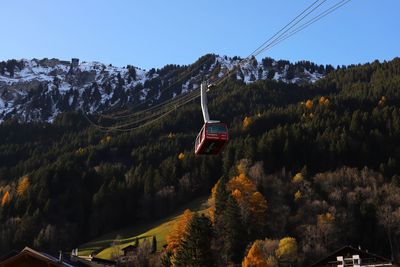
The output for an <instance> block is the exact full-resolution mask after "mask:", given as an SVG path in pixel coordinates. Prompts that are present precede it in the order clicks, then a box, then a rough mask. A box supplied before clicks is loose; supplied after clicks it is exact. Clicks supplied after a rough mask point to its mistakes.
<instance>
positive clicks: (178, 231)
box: [167, 209, 193, 253]
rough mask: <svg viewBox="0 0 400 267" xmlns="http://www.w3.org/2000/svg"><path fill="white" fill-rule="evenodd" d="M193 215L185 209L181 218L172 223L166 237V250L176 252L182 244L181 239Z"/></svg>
mask: <svg viewBox="0 0 400 267" xmlns="http://www.w3.org/2000/svg"><path fill="white" fill-rule="evenodd" d="M192 217H193V213H192V212H191V211H190V210H189V209H187V210H185V211H184V213H183V214H182V216H181V217H180V218H179V219H178V220H177V221H176V222H175V223H174V225H173V226H172V230H171V232H170V234H169V235H167V244H168V245H167V250H168V251H172V253H175V252H176V249H177V248H178V247H179V245H180V244H181V242H182V238H183V236H184V233H185V231H186V228H187V225H188V224H189V223H190V221H191V220H192Z"/></svg>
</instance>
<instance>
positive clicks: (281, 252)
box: [275, 237, 298, 264]
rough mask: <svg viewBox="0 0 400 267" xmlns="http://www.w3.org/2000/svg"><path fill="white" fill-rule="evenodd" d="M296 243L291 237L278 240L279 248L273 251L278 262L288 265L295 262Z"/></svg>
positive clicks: (296, 256)
mask: <svg viewBox="0 0 400 267" xmlns="http://www.w3.org/2000/svg"><path fill="white" fill-rule="evenodd" d="M297 253H298V252H297V242H296V239H294V238H293V237H285V238H282V239H281V240H279V246H278V248H277V249H276V251H275V254H276V257H277V259H278V261H279V262H281V263H283V264H290V263H294V262H296V261H297V258H298V255H297Z"/></svg>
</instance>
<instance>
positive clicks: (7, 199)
mask: <svg viewBox="0 0 400 267" xmlns="http://www.w3.org/2000/svg"><path fill="white" fill-rule="evenodd" d="M10 200H11V197H10V193H9V192H8V191H6V192H5V194H4V195H3V198H2V199H1V206H2V207H3V206H4V205H5V204H7V203H8V202H10Z"/></svg>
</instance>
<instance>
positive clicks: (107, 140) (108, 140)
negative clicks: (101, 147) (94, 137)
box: [100, 135, 112, 144]
mask: <svg viewBox="0 0 400 267" xmlns="http://www.w3.org/2000/svg"><path fill="white" fill-rule="evenodd" d="M111 139H112V138H111V136H109V135H107V136H104V137H103V138H102V139H101V140H100V144H107V143H109V142H110V141H111Z"/></svg>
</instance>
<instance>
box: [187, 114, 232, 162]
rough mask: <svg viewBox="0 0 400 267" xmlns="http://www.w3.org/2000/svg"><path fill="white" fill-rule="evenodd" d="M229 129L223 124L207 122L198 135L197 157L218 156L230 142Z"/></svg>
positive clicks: (195, 151)
mask: <svg viewBox="0 0 400 267" xmlns="http://www.w3.org/2000/svg"><path fill="white" fill-rule="evenodd" d="M228 138H229V137H228V127H226V124H225V123H222V122H207V123H205V124H204V125H203V128H201V130H200V133H199V134H198V135H197V138H196V144H195V148H194V153H195V154H196V155H217V154H219V152H220V151H221V150H222V149H223V148H224V146H225V144H226V143H227V142H228Z"/></svg>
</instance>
